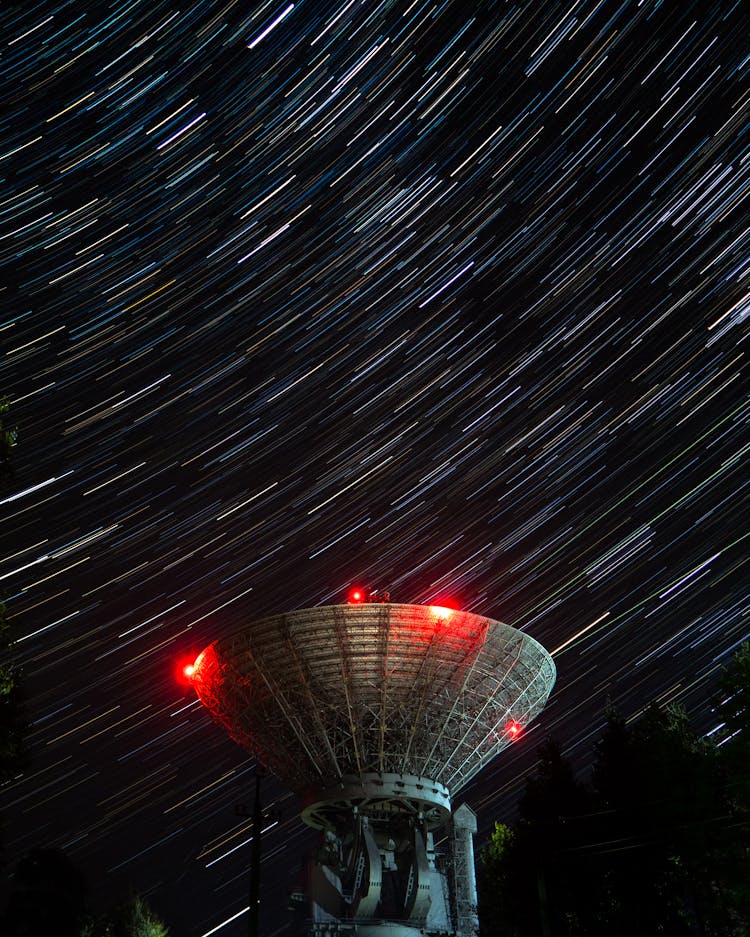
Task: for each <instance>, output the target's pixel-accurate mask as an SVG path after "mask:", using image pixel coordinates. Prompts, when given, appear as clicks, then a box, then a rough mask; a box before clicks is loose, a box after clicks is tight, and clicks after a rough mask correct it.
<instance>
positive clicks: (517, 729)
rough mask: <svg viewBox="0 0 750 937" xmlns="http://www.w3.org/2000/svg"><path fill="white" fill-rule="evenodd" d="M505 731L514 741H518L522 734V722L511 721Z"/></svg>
mask: <svg viewBox="0 0 750 937" xmlns="http://www.w3.org/2000/svg"><path fill="white" fill-rule="evenodd" d="M505 731H506V733H507V734H508V735H509V736H510V737H511V738H512V739H517V738H518V736H519V735H520V734H521V724H520V722H516V721H515V720H514V719H511V721H510V722H509V723H508V724H507V725H506V727H505Z"/></svg>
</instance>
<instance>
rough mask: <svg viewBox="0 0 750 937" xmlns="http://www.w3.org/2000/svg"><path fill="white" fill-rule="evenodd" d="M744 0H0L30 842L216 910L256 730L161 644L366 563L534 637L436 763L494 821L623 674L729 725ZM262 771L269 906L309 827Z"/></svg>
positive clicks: (231, 899) (91, 873)
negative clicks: (480, 733) (466, 770)
mask: <svg viewBox="0 0 750 937" xmlns="http://www.w3.org/2000/svg"><path fill="white" fill-rule="evenodd" d="M742 8H743V4H742V3H741V2H739V0H738V2H736V3H732V2H716V3H705V2H701V3H690V2H664V3H661V2H652V0H643V2H640V3H636V2H613V0H603V2H593V0H585V2H572V3H571V4H570V5H569V4H567V3H564V4H556V3H529V4H509V3H482V4H474V3H468V2H465V0H456V2H452V3H451V2H440V0H427V2H421V0H413V2H403V3H401V2H384V3H375V2H360V0H335V2H326V0H300V2H295V3H286V2H285V0H281V2H276V0H270V2H265V3H263V2H253V0H250V2H226V3H220V2H187V3H185V4H183V5H182V6H178V5H176V4H174V3H168V2H162V0H149V2H145V0H130V2H127V0H122V2H121V0H117V2H114V0H113V2H111V3H108V4H107V3H104V2H102V3H80V2H58V3H54V2H43V3H39V4H31V3H29V4H26V3H22V2H18V3H16V4H12V3H4V4H3V7H2V10H1V11H0V78H1V80H2V83H1V85H0V87H2V99H3V107H2V113H1V115H0V121H1V130H0V258H1V262H2V265H3V275H2V278H0V329H1V330H2V331H1V332H0V334H1V335H2V356H1V357H0V362H1V364H0V394H2V393H4V394H7V396H8V398H9V400H10V402H11V407H12V420H13V422H15V423H17V424H18V427H19V442H18V446H17V449H16V458H15V464H16V476H15V479H14V480H13V482H12V484H11V486H10V487H7V486H6V487H5V489H4V490H3V491H2V496H1V498H0V500H2V510H3V521H2V534H3V536H2V566H1V567H0V576H2V580H0V586H3V587H4V588H5V590H6V601H7V604H8V608H9V613H10V615H11V623H12V625H13V626H14V631H15V636H16V638H17V641H18V643H17V645H16V648H15V653H16V654H17V656H18V658H19V659H20V660H21V661H22V663H23V666H24V670H25V685H26V689H27V693H28V697H29V719H30V721H31V723H32V726H31V730H30V734H29V743H30V748H31V755H32V758H31V761H30V764H29V767H28V769H27V770H26V771H25V772H24V773H23V774H22V775H20V776H19V777H18V778H17V779H16V780H15V781H14V782H12V783H11V784H10V785H9V786H8V787H7V788H6V789H5V790H4V791H3V793H2V796H1V797H0V809H1V810H2V813H3V816H4V818H5V828H4V831H3V834H2V836H3V840H4V842H5V849H6V856H7V857H8V858H9V860H10V861H11V862H12V861H13V860H14V859H15V858H17V857H18V856H20V855H22V854H23V853H24V852H25V851H26V850H28V849H30V848H31V847H33V846H40V845H44V846H59V847H62V848H64V849H65V850H66V852H67V853H68V855H69V856H70V857H71V859H72V860H73V861H74V862H75V863H76V864H77V865H79V866H80V868H81V869H82V870H83V871H84V872H85V874H86V875H87V877H88V879H89V881H90V884H91V887H92V901H93V902H94V904H95V905H96V904H97V902H98V903H99V904H100V905H106V903H107V902H108V901H110V900H113V899H114V898H115V897H116V896H118V895H122V894H126V893H127V890H128V888H129V886H130V885H131V884H132V886H133V887H135V888H137V889H140V890H141V891H143V892H144V893H146V894H147V895H148V896H149V899H150V900H151V901H152V903H153V904H154V906H155V907H157V908H158V909H159V910H160V911H161V913H162V914H163V915H164V917H165V918H166V919H167V922H168V923H169V924H170V925H171V927H172V935H173V937H181V935H185V937H201V935H203V934H205V933H207V932H208V931H210V930H211V929H213V928H215V927H217V926H218V925H219V924H221V923H222V922H223V921H225V920H227V919H228V918H229V917H231V916H232V915H234V914H237V913H238V912H239V911H241V910H242V908H244V907H245V906H246V905H247V900H246V892H247V889H246V882H245V877H244V876H245V871H246V869H247V864H248V861H249V849H248V847H247V845H246V841H247V839H248V836H249V835H250V834H249V826H250V822H249V820H248V819H247V818H243V817H238V816H236V815H235V805H237V804H239V803H242V802H245V803H248V802H249V801H250V800H251V794H250V791H251V786H252V779H253V774H252V770H253V763H252V761H251V760H248V759H247V758H246V756H245V754H244V753H243V752H242V750H241V749H239V748H238V747H237V746H235V745H234V744H233V743H232V742H230V741H229V740H228V739H227V738H225V736H224V735H223V733H222V732H221V731H220V730H219V729H218V728H217V727H216V726H214V725H213V724H212V722H211V720H210V718H209V716H208V714H207V713H206V712H205V711H204V710H203V709H202V708H201V707H200V705H199V704H198V703H197V701H195V698H194V695H193V693H192V691H191V690H190V688H189V687H186V686H182V685H180V684H179V683H178V682H177V681H176V679H175V670H176V668H177V666H178V663H179V662H180V661H181V660H184V659H191V658H192V657H194V656H195V654H196V653H197V652H198V651H199V650H200V649H201V648H202V647H203V646H204V645H205V644H207V643H208V642H210V641H211V640H213V639H215V638H217V637H220V636H223V635H226V634H228V633H230V632H231V631H233V630H236V629H238V628H240V627H242V626H243V625H244V624H246V623H247V622H249V621H251V620H252V619H254V618H258V617H261V616H262V615H266V614H271V613H274V612H280V611H283V610H286V609H291V608H298V607H306V606H311V605H316V604H330V603H335V602H338V601H340V600H341V598H342V597H343V596H344V595H345V592H346V589H347V587H348V586H349V585H350V584H351V583H352V582H355V581H356V582H366V583H369V584H371V585H372V586H375V587H380V588H383V589H389V590H390V592H391V594H392V596H393V598H394V600H395V601H400V602H429V601H437V600H439V599H441V598H443V599H444V598H445V597H447V596H450V597H453V598H454V599H455V601H456V602H457V603H458V605H459V606H460V607H462V608H465V609H467V610H471V611H476V612H481V613H483V614H487V615H490V616H491V617H494V618H498V619H500V620H503V621H506V622H508V623H509V624H511V625H514V626H515V627H518V628H521V629H523V630H525V631H527V632H528V633H529V634H531V635H533V637H535V638H536V639H538V640H539V641H541V642H542V643H543V644H544V645H545V647H547V648H548V649H549V650H550V651H552V652H553V653H554V655H555V661H556V664H557V667H558V682H557V686H556V689H555V691H554V693H553V695H552V697H551V700H550V703H549V705H548V707H547V709H546V710H545V711H544V713H543V714H542V716H541V717H540V719H539V720H538V721H537V723H536V724H535V725H534V726H532V727H530V728H529V729H528V731H526V732H524V734H523V735H522V737H521V738H520V739H519V740H518V741H517V742H516V743H515V744H514V745H513V746H512V748H511V749H510V750H509V751H507V752H505V753H504V754H503V755H502V756H501V757H500V758H499V759H498V760H497V761H496V762H495V763H494V764H493V765H492V766H490V767H489V768H487V769H486V770H485V771H484V772H483V773H482V774H481V775H480V777H479V778H478V779H477V781H476V782H474V783H473V784H472V785H471V786H470V787H469V788H467V789H466V790H465V791H464V792H463V794H462V797H461V798H460V799H462V798H463V796H464V795H465V796H466V798H467V799H468V800H469V802H470V803H471V804H472V805H473V806H474V807H475V809H477V810H478V811H479V816H480V837H479V839H480V841H481V836H482V835H486V832H487V830H488V829H489V827H490V825H491V823H492V821H493V820H494V818H495V817H502V816H506V817H507V816H510V815H511V811H512V809H513V805H514V803H515V797H516V794H517V792H518V790H519V785H520V783H521V780H520V779H521V777H522V774H523V772H524V771H525V770H527V769H528V768H529V767H530V766H531V765H533V758H534V749H535V747H536V745H537V743H538V742H540V741H541V740H542V739H543V738H544V736H545V735H546V734H548V733H552V734H555V735H556V736H557V737H559V739H560V740H561V741H562V744H563V747H564V749H565V751H566V752H567V753H568V754H570V755H571V757H572V758H574V759H575V760H576V763H577V764H579V766H580V767H581V770H584V769H585V766H586V763H587V760H588V759H589V758H590V753H591V745H592V741H593V738H594V737H595V735H596V733H597V731H598V729H599V728H600V727H601V725H602V721H603V712H604V709H605V706H606V705H607V702H608V701H609V702H611V703H613V704H615V705H616V706H618V707H619V708H620V709H621V711H622V712H623V713H624V714H625V715H627V716H630V715H633V714H635V713H637V712H638V711H639V710H640V709H641V708H642V707H643V706H644V705H645V704H646V703H647V702H649V701H650V700H652V699H655V698H658V699H659V700H660V701H662V702H680V703H684V704H685V705H686V706H687V707H688V708H689V710H690V711H691V713H692V714H693V717H694V720H695V724H696V726H697V727H698V728H700V730H701V731H705V732H710V731H711V730H712V729H713V728H715V720H713V717H712V714H711V710H710V699H711V695H712V693H713V690H714V686H715V681H716V677H717V674H718V672H719V669H720V668H721V666H722V665H723V664H724V663H726V662H727V660H728V659H729V657H730V656H731V653H732V651H733V649H734V648H736V647H737V645H738V643H739V642H741V641H742V640H743V639H744V638H747V637H748V635H749V634H750V624H748V618H747V614H748V607H749V604H750V603H749V602H748V596H747V582H748V580H750V576H748V571H747V563H746V557H747V539H743V538H746V537H747V531H748V528H749V524H748V520H749V518H750V512H749V511H748V473H747V468H746V462H745V460H744V459H743V456H744V455H745V453H746V452H747V448H748V443H749V438H748V436H749V434H748V432H747V429H748V425H747V424H748V408H747V393H746V388H747V382H746V377H745V374H746V366H745V358H746V344H745V339H746V338H747V335H748V330H747V325H746V321H745V320H746V318H747V313H748V309H750V284H749V274H750V253H749V252H748V233H749V232H750V229H749V228H748V208H747V204H748V195H749V194H750V158H748V156H749V152H750V151H749V150H748V120H747V113H748V103H749V102H750V83H749V82H748V66H749V65H750V55H749V54H748V53H749V52H750V44H748V42H747V19H745V18H744V17H743V9H742ZM745 14H746V10H745ZM712 720H713V721H712ZM265 791H266V799H267V801H268V802H269V803H270V804H272V805H273V806H274V807H275V808H277V809H278V810H280V812H281V819H280V821H279V822H277V823H276V825H275V826H273V828H272V829H271V830H270V831H269V832H268V835H267V838H266V841H265V846H264V849H265V856H266V858H265V861H264V865H263V872H264V880H265V884H266V885H267V886H268V890H267V892H266V893H265V898H264V914H265V916H266V922H267V927H268V929H269V930H268V932H269V933H271V932H272V931H273V930H274V928H275V927H277V926H278V925H277V923H276V915H275V914H272V913H271V912H270V911H269V910H266V909H268V908H269V907H270V906H272V905H274V904H278V905H279V906H281V907H282V908H283V907H284V906H285V903H286V894H287V893H288V891H289V890H290V889H291V888H292V887H293V886H294V885H295V883H296V871H297V867H298V865H299V863H300V851H301V850H302V849H303V848H307V846H308V845H309V844H310V836H309V835H308V834H307V833H306V832H305V830H304V828H303V827H302V826H301V824H300V823H299V822H298V821H297V819H296V810H297V802H296V800H295V799H294V798H293V797H291V796H290V795H288V794H287V793H286V792H285V791H284V790H283V788H281V787H280V785H279V784H278V783H276V782H274V781H273V779H269V781H268V782H267V783H266V788H265ZM271 822H272V821H269V823H271ZM243 844H245V845H243ZM245 920H246V917H245V916H241V917H239V918H237V919H236V921H234V922H232V923H229V924H227V925H226V926H225V927H223V928H221V929H220V930H218V931H217V933H219V934H221V935H222V937H236V935H238V934H241V933H243V931H244V929H245V927H246V924H245Z"/></svg>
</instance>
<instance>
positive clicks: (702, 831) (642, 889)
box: [478, 646, 750, 937]
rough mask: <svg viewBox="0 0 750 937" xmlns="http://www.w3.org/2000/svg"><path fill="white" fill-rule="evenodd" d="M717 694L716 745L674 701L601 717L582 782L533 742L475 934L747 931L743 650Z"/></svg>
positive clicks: (719, 936) (481, 883) (746, 662)
mask: <svg viewBox="0 0 750 937" xmlns="http://www.w3.org/2000/svg"><path fill="white" fill-rule="evenodd" d="M720 691H721V692H720V699H719V701H718V702H717V710H718V711H719V713H720V715H721V717H722V718H723V720H724V724H723V729H722V733H723V734H720V733H715V734H714V736H713V737H712V738H711V739H705V738H702V737H700V736H698V735H696V734H695V732H694V731H693V730H692V729H691V727H690V724H689V720H688V716H687V713H686V712H685V710H684V709H682V708H681V707H679V706H666V707H659V706H656V705H652V706H649V707H648V708H647V709H646V710H645V711H644V712H643V713H642V714H641V715H640V717H639V718H638V719H637V720H634V721H633V720H631V721H630V722H626V721H625V720H624V719H622V718H621V717H620V716H619V715H618V714H617V713H615V712H612V711H610V712H608V713H607V716H606V723H605V726H604V729H603V731H602V733H601V736H600V738H599V739H598V741H597V742H596V745H595V750H594V766H593V770H592V773H591V783H590V784H588V785H587V784H582V783H581V782H580V781H579V780H578V779H577V778H576V776H575V773H574V771H573V768H572V766H571V764H570V763H569V762H568V760H567V759H565V758H564V757H563V755H562V752H561V749H560V747H559V745H558V744H557V743H555V742H547V743H545V744H544V745H543V746H542V747H541V749H540V752H539V755H540V758H539V762H538V765H537V767H536V770H535V772H534V773H533V774H532V775H531V776H530V777H528V778H527V781H526V787H525V792H524V794H523V797H522V798H521V801H520V805H519V806H520V815H519V818H518V820H517V821H516V823H515V824H514V825H513V826H512V827H508V826H504V825H502V824H496V825H495V831H494V833H493V835H492V838H491V840H490V842H489V844H488V846H487V847H486V848H485V850H484V851H483V852H482V854H481V862H480V864H479V868H478V888H479V911H480V933H481V935H482V937H496V935H497V937H501V935H503V937H527V935H528V937H532V935H533V937H553V935H554V937H600V935H601V934H605V933H606V934H607V935H608V937H632V935H633V934H642V935H659V934H663V935H666V937H683V935H684V937H747V935H748V934H749V933H750V893H749V888H750V841H749V839H748V817H749V814H748V806H750V801H749V800H748V785H749V784H750V780H749V776H750V748H749V747H748V746H749V745H750V724H749V723H750V646H743V648H741V650H740V652H738V654H737V655H736V656H735V658H734V660H733V661H732V663H731V664H730V665H729V666H728V667H727V669H726V671H725V673H724V674H723V675H722V677H721V681H720ZM714 737H715V738H717V739H719V744H718V745H717V744H715V741H714Z"/></svg>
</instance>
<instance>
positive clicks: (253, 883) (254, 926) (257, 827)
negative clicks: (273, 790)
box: [248, 765, 263, 937]
mask: <svg viewBox="0 0 750 937" xmlns="http://www.w3.org/2000/svg"><path fill="white" fill-rule="evenodd" d="M262 777H263V769H262V768H261V766H260V765H256V766H255V805H254V807H253V840H252V843H253V846H252V853H251V857H250V911H249V917H248V934H249V935H250V937H260V932H259V930H258V902H259V898H260V837H261V829H262V827H263V808H262V806H261V802H260V779H261V778H262Z"/></svg>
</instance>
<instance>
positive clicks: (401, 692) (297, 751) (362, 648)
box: [192, 604, 555, 795]
mask: <svg viewBox="0 0 750 937" xmlns="http://www.w3.org/2000/svg"><path fill="white" fill-rule="evenodd" d="M192 681H193V685H194V687H195V689H196V692H197V693H198V696H199V697H200V699H201V702H203V704H204V705H205V706H206V707H207V708H208V709H209V711H210V712H211V715H212V716H213V718H214V719H215V720H216V722H218V723H219V724H220V725H221V726H223V727H224V728H225V729H226V730H227V731H228V732H229V734H230V735H231V736H232V738H233V739H235V741H237V742H239V744H240V745H242V746H243V747H245V748H246V749H248V750H249V751H251V752H253V753H255V754H256V756H257V757H258V758H259V760H261V761H262V762H263V763H264V764H265V765H267V766H268V767H269V768H270V769H271V770H272V771H273V772H274V773H275V774H276V775H277V776H278V777H279V778H281V779H282V780H283V781H285V782H286V783H287V784H288V785H289V787H291V788H292V789H294V790H296V791H298V792H300V793H308V794H309V792H310V791H314V790H322V789H330V788H332V787H334V786H335V785H337V784H339V785H340V784H342V783H344V782H345V781H350V780H352V779H358V778H364V777H365V776H368V775H371V774H373V773H375V774H381V775H382V774H391V775H410V776H416V777H424V778H429V779H432V780H433V781H436V782H438V783H439V784H442V785H444V786H445V787H446V788H447V789H448V790H449V791H450V793H451V795H455V793H456V792H457V791H458V790H460V788H461V787H463V786H464V785H465V784H466V783H467V782H468V781H469V780H471V778H472V777H474V775H475V774H476V773H477V772H478V771H480V770H481V768H482V767H483V766H484V765H485V764H486V763H487V762H488V761H490V759H492V758H494V756H495V755H496V754H497V753H498V752H499V751H501V749H503V748H505V746H506V745H508V744H510V742H511V741H513V735H511V734H509V733H508V731H507V729H506V726H507V725H509V724H512V725H521V726H525V725H527V724H528V722H529V721H530V720H531V719H533V718H534V716H536V715H537V713H538V712H539V711H540V710H541V709H542V707H543V706H544V704H545V702H546V701H547V697H548V696H549V694H550V691H551V689H552V686H553V684H554V682H555V665H554V663H553V661H552V658H551V657H550V655H549V654H548V653H547V651H545V650H544V648H543V647H542V646H541V645H540V644H538V643H537V642H536V641H535V640H534V639H533V638H530V637H529V636H528V635H526V634H523V633H522V632H520V631H518V630H516V629H515V628H511V627H510V626H509V625H505V624H502V623H501V622H498V621H493V620H492V619H489V618H484V617H482V616H479V615H474V614H471V613H469V612H460V611H454V610H452V609H444V608H436V607H434V606H423V605H399V604H365V605H331V606H322V607H319V608H310V609H301V610H298V611H294V612H290V613H287V614H284V615H276V616H273V617H271V618H265V619H262V620H261V621H257V622H254V623H252V624H250V625H248V626H247V627H246V628H245V629H244V630H242V631H241V632H239V633H237V634H234V635H231V636H229V637H227V638H223V639H221V640H218V641H215V642H214V643H213V644H211V645H209V647H207V648H206V649H205V651H203V653H202V654H201V655H200V656H199V657H198V659H197V661H196V663H195V672H194V674H193V677H192Z"/></svg>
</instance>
